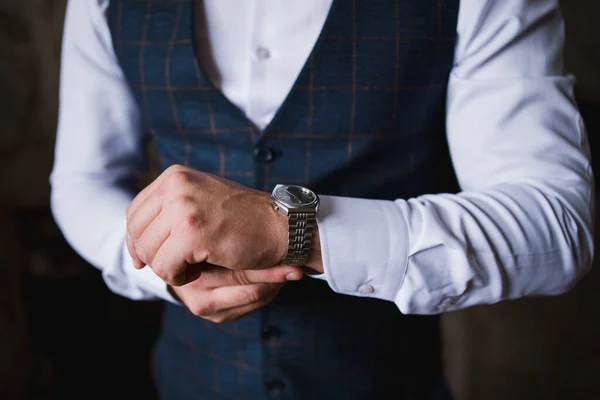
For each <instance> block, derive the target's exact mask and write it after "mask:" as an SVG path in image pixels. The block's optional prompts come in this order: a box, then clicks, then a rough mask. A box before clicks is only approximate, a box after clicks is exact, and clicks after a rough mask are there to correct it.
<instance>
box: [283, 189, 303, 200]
mask: <svg viewBox="0 0 600 400" xmlns="http://www.w3.org/2000/svg"><path fill="white" fill-rule="evenodd" d="M285 192H286V193H287V194H289V195H290V196H291V197H293V199H292V200H295V201H296V203H300V199H299V198H297V197H296V196H295V195H294V194H293V193H292V192H290V191H289V190H287V189H285Z"/></svg>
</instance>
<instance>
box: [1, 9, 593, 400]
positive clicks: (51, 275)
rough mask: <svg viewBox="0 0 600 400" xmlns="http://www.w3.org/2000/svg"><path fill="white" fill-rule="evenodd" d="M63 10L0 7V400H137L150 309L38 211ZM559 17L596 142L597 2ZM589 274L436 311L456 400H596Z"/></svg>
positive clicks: (150, 334) (149, 393) (146, 385)
mask: <svg viewBox="0 0 600 400" xmlns="http://www.w3.org/2000/svg"><path fill="white" fill-rule="evenodd" d="M74 1H78V0H74ZM498 1H501V0H498ZM64 8H65V0H0V121H2V125H1V128H0V399H28V398H34V399H64V398H71V397H75V398H105V397H109V396H110V397H117V398H121V397H125V396H126V395H127V394H132V395H135V396H136V398H145V399H149V400H150V399H152V398H153V396H154V392H153V388H152V383H151V381H150V378H149V369H150V366H149V361H150V355H151V353H150V352H151V348H152V343H153V341H154V339H155V336H156V333H157V328H158V323H159V319H160V306H159V304H158V303H154V302H145V303H141V302H132V301H129V300H126V299H123V298H120V297H118V296H116V295H113V294H111V293H110V292H109V291H108V290H107V289H106V287H105V285H104V283H103V282H102V278H101V276H100V273H99V272H98V271H97V270H95V269H94V268H93V267H91V266H89V265H87V264H86V262H85V261H83V260H82V259H81V258H79V257H78V256H77V255H76V254H75V253H74V252H73V251H72V250H71V249H70V248H69V246H68V244H66V243H65V241H64V239H63V238H62V236H61V234H60V232H59V231H58V229H57V227H56V225H55V224H54V221H53V219H52V216H51V214H50V211H49V186H48V175H49V173H50V169H51V166H52V154H53V145H54V134H55V131H56V113H57V89H58V70H59V57H60V41H61V35H62V20H63V15H64ZM563 11H564V13H565V17H566V20H567V51H566V55H565V57H566V62H567V65H568V68H569V69H570V71H571V72H572V73H574V74H575V75H576V77H577V78H578V82H579V83H578V86H577V98H578V102H579V104H580V108H581V110H582V113H583V114H584V119H585V121H586V125H587V127H588V131H589V134H590V137H591V141H592V143H593V144H594V145H595V135H596V134H598V133H599V132H600V24H599V23H598V18H599V17H598V16H599V15H600V1H598V0H570V1H569V0H565V1H563ZM594 153H595V154H598V152H597V151H594ZM598 157H600V156H598ZM598 263H600V261H599V262H598ZM598 263H597V264H598ZM599 268H600V266H598V267H597V268H596V269H595V270H593V271H592V273H590V274H589V275H588V276H587V277H586V278H585V279H583V281H582V282H581V283H580V284H579V285H578V286H577V287H576V288H575V289H574V290H573V291H571V292H570V293H568V294H566V295H564V296H560V297H555V298H536V299H526V300H519V301H514V302H508V303H504V304H500V305H495V306H486V307H476V308H473V309H469V310H464V311H460V312H454V313H449V314H446V315H444V316H443V326H444V345H445V365H446V371H447V376H448V379H449V381H450V384H451V387H452V389H453V392H454V394H455V396H456V398H457V399H459V400H462V399H465V400H467V399H468V400H471V399H474V400H479V399H491V400H494V399H499V400H500V399H502V400H504V399H600V307H599V305H598V304H599V302H598V298H597V296H598V294H599V293H600V270H599Z"/></svg>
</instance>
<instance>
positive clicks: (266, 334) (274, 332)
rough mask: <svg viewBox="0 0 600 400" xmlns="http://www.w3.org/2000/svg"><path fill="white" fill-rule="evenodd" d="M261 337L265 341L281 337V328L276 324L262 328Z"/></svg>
mask: <svg viewBox="0 0 600 400" xmlns="http://www.w3.org/2000/svg"><path fill="white" fill-rule="evenodd" d="M260 337H261V339H262V340H265V341H268V340H273V339H279V338H280V337H281V330H280V329H279V328H277V327H276V326H269V327H267V328H265V329H263V330H262V332H261V334H260Z"/></svg>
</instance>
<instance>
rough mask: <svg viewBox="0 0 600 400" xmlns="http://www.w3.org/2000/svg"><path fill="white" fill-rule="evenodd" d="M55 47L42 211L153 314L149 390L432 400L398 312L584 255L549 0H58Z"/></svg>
mask: <svg viewBox="0 0 600 400" xmlns="http://www.w3.org/2000/svg"><path fill="white" fill-rule="evenodd" d="M459 8H460V9H459ZM63 42H64V45H63V56H62V57H63V63H62V74H61V79H62V80H61V111H60V123H59V125H60V126H59V132H58V139H57V149H56V162H55V168H54V171H53V175H52V187H53V189H52V198H53V210H54V214H55V216H56V219H57V221H58V222H59V224H60V225H61V227H62V229H63V231H64V233H65V236H66V237H67V239H68V240H69V241H70V242H71V243H72V245H73V247H74V248H75V249H77V250H78V251H79V252H80V253H81V254H82V255H83V256H84V257H86V258H87V259H88V260H89V261H90V262H91V263H92V264H94V265H96V266H97V267H99V268H101V269H102V271H103V276H104V278H105V280H106V282H107V284H108V286H109V287H110V288H111V289H112V290H113V291H115V292H116V293H119V294H122V295H124V296H128V297H130V298H133V299H152V298H163V299H165V300H167V303H166V304H167V305H166V310H165V315H164V322H163V332H162V334H161V337H160V339H159V342H158V345H157V349H156V355H155V356H156V358H155V371H154V372H155V378H156V382H157V386H158V390H159V392H160V393H161V395H162V396H164V397H165V398H219V397H248V398H263V397H268V396H271V397H274V398H290V399H306V398H323V399H334V398H341V399H352V398H357V399H370V398H445V397H447V393H446V392H445V391H444V389H443V383H442V380H441V379H439V378H440V375H441V374H440V363H439V346H438V336H437V323H436V320H435V319H434V317H417V316H412V317H410V316H407V315H403V314H438V313H441V312H444V311H450V310H456V309H460V308H464V307H468V306H472V305H476V304H488V303H493V302H498V301H501V300H505V299H511V298H517V297H521V296H530V295H542V294H556V293H561V292H564V291H566V290H567V289H568V288H569V287H571V286H572V285H573V284H574V283H575V282H576V281H577V280H578V279H579V277H581V276H582V275H583V274H584V273H585V271H586V270H587V268H588V266H589V264H590V261H591V259H592V253H593V251H592V232H591V222H592V215H593V210H592V202H591V193H592V173H591V169H590V163H589V154H588V146H587V139H586V137H585V132H584V128H583V126H582V123H581V119H580V116H579V113H578V111H577V109H576V106H575V105H574V101H573V97H572V87H573V80H572V78H571V77H570V76H568V75H567V74H566V73H565V71H564V70H563V66H562V59H561V56H562V46H563V21H562V17H561V14H560V10H559V8H558V5H557V2H556V1H554V0H545V1H539V2H535V3H534V2H528V1H526V0H510V1H502V2H498V1H493V0H488V1H481V0H469V1H465V0H463V1H462V2H460V7H459V2H458V1H457V0H439V1H422V0H418V1H417V0H403V1H400V0H398V1H395V2H392V1H383V0H382V1H372V0H369V1H367V0H364V1H362V0H354V1H342V0H334V1H331V0H323V1H309V2H300V1H293V2H290V1H286V2H283V1H281V2H274V1H270V2H268V1H260V0H257V1H251V2H250V1H248V2H246V1H244V2H241V1H233V0H231V1H223V0H221V1H216V0H214V1H209V0H205V1H203V2H199V1H198V2H192V1H191V0H183V1H181V0H177V1H175V0H173V1H160V2H159V1H150V0H148V1H131V0H113V1H112V2H110V7H109V4H108V1H102V0H86V1H77V2H76V1H72V2H70V3H69V6H68V10H67V16H66V27H65V33H64V41H63ZM147 138H150V139H151V146H152V148H153V150H154V151H155V152H156V157H157V160H158V162H159V165H160V168H161V171H162V173H161V174H160V176H158V178H157V179H156V180H155V181H154V182H153V183H152V184H150V185H149V186H148V187H146V188H145V189H144V190H143V191H141V192H140V193H139V194H138V195H137V196H135V198H134V194H133V193H132V191H131V190H128V187H130V186H129V185H128V183H129V182H131V181H132V180H133V179H135V178H136V177H137V176H138V175H139V174H140V172H141V171H142V170H143V154H144V151H143V143H144V142H145V140H146V139H147ZM449 155H450V156H451V158H452V163H450V157H449ZM452 172H455V173H456V177H457V178H458V182H459V183H460V189H461V190H462V191H461V192H460V193H458V194H451V193H453V192H456V191H458V188H456V187H455V186H454V185H453V184H452V179H451V177H452ZM273 189H275V190H273ZM271 191H272V193H271ZM315 193H318V194H319V196H318V197H317V195H316V194H315ZM332 195H335V196H332ZM132 200H133V201H132ZM303 267H306V268H303ZM303 271H308V272H309V274H310V275H314V276H313V277H304V278H303V279H301V280H300V281H299V282H298V280H299V279H300V274H301V273H302V272H303ZM286 281H292V282H289V283H285V282H286ZM335 292H337V294H336V293H335ZM340 294H341V295H340ZM182 304H184V305H186V306H187V309H186V308H185V307H182V306H181V305H182ZM398 308H399V310H400V311H398ZM188 309H189V311H188ZM190 311H191V312H190ZM226 321H228V322H229V321H235V322H232V323H231V324H225V325H218V324H215V323H214V322H226Z"/></svg>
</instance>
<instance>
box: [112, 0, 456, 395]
mask: <svg viewBox="0 0 600 400" xmlns="http://www.w3.org/2000/svg"><path fill="white" fill-rule="evenodd" d="M194 8H195V7H194V4H193V0H160V1H159V0H153V1H152V0H112V1H111V7H110V10H109V22H110V26H111V31H112V35H113V40H114V45H115V51H116V54H117V56H118V59H119V61H120V63H121V66H122V68H123V70H124V72H125V75H126V77H127V79H128V81H129V84H130V86H131V88H132V90H133V93H134V95H135V96H136V98H137V100H138V102H139V105H140V108H141V111H142V117H143V122H144V129H145V131H146V132H147V133H148V134H149V137H150V138H151V139H152V143H153V145H154V148H155V153H156V158H157V160H158V163H159V167H160V170H164V169H166V168H167V167H168V166H169V165H171V164H174V163H180V164H186V165H189V166H191V167H193V168H196V169H198V170H201V171H205V172H211V173H214V174H218V175H220V176H223V177H226V178H228V179H231V180H235V181H237V182H240V183H242V184H245V185H248V186H252V187H255V188H257V189H263V190H271V189H272V188H273V187H274V185H275V184H277V183H297V184H302V185H306V186H308V187H311V188H312V189H314V190H315V192H317V193H320V194H333V195H347V196H354V197H363V198H379V199H395V198H408V197H413V196H416V195H420V194H423V193H439V192H442V191H452V190H454V189H455V183H454V180H453V179H452V173H451V171H452V167H451V164H450V162H449V156H448V150H447V147H446V139H445V127H444V121H445V99H446V88H447V80H448V74H449V71H450V69H451V67H452V63H453V52H454V45H455V31H456V21H457V13H458V0H395V1H393V0H335V1H334V3H333V6H332V8H331V11H330V13H329V16H328V18H327V21H326V23H325V26H324V28H323V31H322V32H321V35H320V37H319V39H318V41H317V43H316V45H315V48H314V49H313V51H312V53H311V55H310V57H309V58H308V60H307V62H306V64H305V66H304V68H303V69H302V72H301V73H300V75H299V77H298V78H297V81H296V82H295V84H294V86H293V88H292V90H291V92H290V93H289V95H288V97H287V98H286V100H285V102H284V103H283V105H282V106H281V108H280V109H279V111H278V112H277V114H276V116H275V117H274V119H273V121H272V122H271V123H270V124H269V126H268V127H267V128H266V129H265V130H264V131H262V132H261V131H259V130H258V129H257V128H256V127H255V126H254V125H253V124H252V122H250V121H249V120H248V119H247V118H246V117H245V116H244V115H243V113H241V112H240V111H239V110H238V109H237V108H236V107H235V106H233V105H232V104H231V103H230V102H229V101H228V100H227V99H226V98H225V97H224V96H223V95H222V94H221V93H220V91H219V90H217V89H215V87H214V86H213V85H212V84H211V82H210V81H209V80H208V79H207V77H206V75H205V74H204V72H203V71H202V68H201V67H199V65H198V62H197V59H196V57H195V46H194V28H193V25H194V24H193V22H194V18H193V14H194ZM439 352H440V348H439V337H438V320H437V319H436V318H434V317H418V316H403V315H402V314H401V313H400V312H399V311H398V309H397V308H396V307H395V306H394V305H393V304H391V303H387V302H383V301H379V300H373V299H363V298H355V297H350V296H342V295H338V294H334V293H333V292H332V291H331V290H330V289H329V288H328V286H327V284H326V283H325V282H321V281H318V280H314V279H310V278H305V279H304V280H302V281H301V282H298V283H293V284H288V285H286V286H285V287H284V289H283V290H282V291H281V293H280V295H279V296H278V298H277V299H276V300H275V301H274V302H273V303H272V304H271V305H269V306H267V307H265V308H264V309H262V310H260V311H257V312H254V313H252V314H250V315H248V316H247V317H245V318H243V319H242V320H240V321H238V322H235V323H231V324H226V325H217V324H213V323H210V322H207V321H204V320H202V319H200V318H197V317H194V316H193V315H192V314H190V313H189V312H188V311H187V310H186V309H185V308H184V307H178V306H173V305H166V309H165V314H164V316H163V329H162V332H161V335H160V338H159V340H158V344H157V348H156V353H155V368H154V369H155V370H154V373H155V379H156V383H157V387H158V390H159V393H160V394H161V395H162V397H164V398H177V399H180V398H181V399H183V398H186V399H188V398H189V399H213V398H250V399H255V398H256V399H261V398H285V399H303V400H304V399H377V398H393V399H421V398H445V396H446V394H444V393H443V389H440V388H441V387H442V386H443V385H442V384H440V383H441V380H440V379H441V372H440V371H441V367H440V364H441V363H440V354H439Z"/></svg>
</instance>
